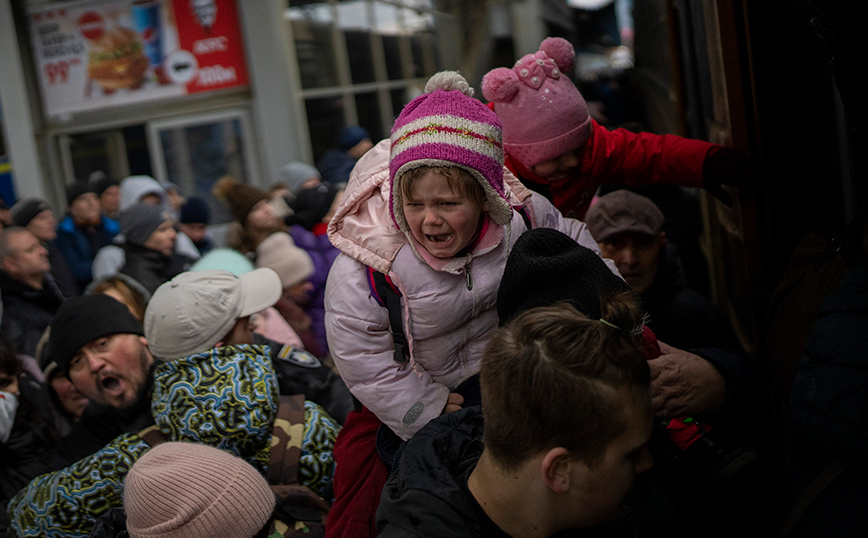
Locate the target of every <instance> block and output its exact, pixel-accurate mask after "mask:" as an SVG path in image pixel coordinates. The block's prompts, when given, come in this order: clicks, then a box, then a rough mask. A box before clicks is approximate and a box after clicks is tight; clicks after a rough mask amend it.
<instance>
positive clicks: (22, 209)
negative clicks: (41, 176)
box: [12, 197, 57, 243]
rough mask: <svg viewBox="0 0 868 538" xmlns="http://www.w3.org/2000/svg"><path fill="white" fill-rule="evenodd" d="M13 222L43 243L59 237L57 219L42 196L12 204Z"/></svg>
mask: <svg viewBox="0 0 868 538" xmlns="http://www.w3.org/2000/svg"><path fill="white" fill-rule="evenodd" d="M12 224H13V225H14V226H21V227H23V228H27V230H28V231H29V232H30V233H32V234H33V235H35V236H36V238H37V239H39V240H40V241H42V242H43V243H45V242H48V241H51V240H53V239H54V238H55V237H57V219H55V218H54V211H52V210H51V206H50V205H48V202H46V201H45V200H43V199H42V198H35V197H33V198H25V199H23V200H19V201H18V202H17V203H16V204H15V205H14V206H12Z"/></svg>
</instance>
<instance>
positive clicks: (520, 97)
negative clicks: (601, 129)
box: [482, 37, 591, 168]
mask: <svg viewBox="0 0 868 538" xmlns="http://www.w3.org/2000/svg"><path fill="white" fill-rule="evenodd" d="M575 57H576V55H575V51H574V50H573V46H572V45H571V44H570V43H569V41H567V40H565V39H562V38H560V37H549V38H546V39H545V40H544V41H543V42H542V44H541V45H540V50H539V51H537V52H535V53H534V54H528V55H526V56H524V57H523V58H522V59H521V60H519V61H518V62H516V64H515V66H513V67H512V69H509V68H506V67H498V68H497V69H493V70H491V71H489V72H488V73H487V74H486V75H485V77H483V79H482V95H483V96H484V97H485V98H486V99H487V100H489V101H491V102H493V103H495V105H494V109H495V112H497V116H498V117H499V118H500V121H501V122H503V147H504V150H505V151H506V152H507V153H509V156H510V157H512V158H514V159H516V160H517V161H518V162H520V163H521V164H523V165H524V166H526V167H528V168H531V167H532V166H534V165H536V164H539V163H541V162H543V161H547V160H549V159H554V158H555V157H558V156H559V155H562V154H564V153H566V152H568V151H572V150H574V149H577V148H579V147H581V146H583V145H585V143H586V142H587V141H588V139H589V138H590V136H591V117H590V116H589V115H588V105H587V104H586V103H585V99H584V98H583V97H582V94H581V93H579V90H578V89H577V88H576V86H575V84H573V82H572V81H571V80H570V77H569V76H567V75H566V74H565V73H567V72H569V70H570V69H572V67H573V63H574V61H575Z"/></svg>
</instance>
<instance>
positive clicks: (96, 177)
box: [87, 170, 121, 218]
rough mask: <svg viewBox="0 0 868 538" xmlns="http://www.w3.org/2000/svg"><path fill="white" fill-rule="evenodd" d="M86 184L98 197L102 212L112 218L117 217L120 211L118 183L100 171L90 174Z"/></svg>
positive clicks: (119, 188)
mask: <svg viewBox="0 0 868 538" xmlns="http://www.w3.org/2000/svg"><path fill="white" fill-rule="evenodd" d="M87 182H88V184H89V185H90V186H91V187H93V191H94V192H95V193H96V195H97V197H99V205H100V208H101V209H102V212H103V213H105V214H106V215H108V216H110V217H112V218H115V217H117V216H118V214H119V213H120V210H121V187H120V182H119V181H118V180H116V179H112V178H110V177H108V176H107V175H106V174H105V172H103V171H102V170H97V171H95V172H92V173H91V174H90V176H88V178H87Z"/></svg>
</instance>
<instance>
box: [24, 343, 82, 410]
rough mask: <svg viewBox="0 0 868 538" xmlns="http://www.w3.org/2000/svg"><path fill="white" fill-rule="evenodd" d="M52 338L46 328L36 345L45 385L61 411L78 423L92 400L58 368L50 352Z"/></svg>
mask: <svg viewBox="0 0 868 538" xmlns="http://www.w3.org/2000/svg"><path fill="white" fill-rule="evenodd" d="M50 338H51V327H46V329H45V332H44V333H43V334H42V338H40V339H39V343H38V344H36V357H37V359H38V360H39V367H40V368H41V369H42V374H43V375H44V376H45V383H46V384H48V386H49V387H51V397H52V400H54V402H55V405H56V406H58V407H59V409H62V410H63V412H64V413H66V414H67V415H68V416H69V417H71V418H72V420H73V421H76V420H78V419H80V418H81V416H82V415H83V414H84V408H85V407H87V404H88V403H90V400H88V399H87V398H86V397H85V396H84V394H82V393H81V392H79V391H78V389H77V388H75V385H73V384H72V381H70V380H69V377H67V376H66V375H65V374H63V373H61V371H60V369H59V368H58V367H57V363H56V362H54V361H53V360H52V359H51V354H50V353H49V350H48V341H49V340H50Z"/></svg>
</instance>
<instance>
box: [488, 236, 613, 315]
mask: <svg viewBox="0 0 868 538" xmlns="http://www.w3.org/2000/svg"><path fill="white" fill-rule="evenodd" d="M622 291H630V286H629V285H628V284H627V283H626V282H624V281H623V280H622V279H621V278H620V277H618V276H617V275H615V274H614V273H612V271H611V270H610V269H609V267H608V266H607V265H606V264H605V262H603V260H602V258H600V257H599V256H598V255H597V254H596V253H595V252H594V251H593V250H591V249H588V248H585V247H583V246H582V245H580V244H578V243H576V242H575V241H574V240H573V239H572V238H571V237H569V236H568V235H566V234H563V233H561V232H559V231H557V230H553V229H551V228H536V229H533V230H530V231H527V232H525V233H524V234H522V235H521V237H519V238H518V241H516V242H515V246H514V247H513V249H512V252H510V254H509V258H507V260H506V268H505V269H504V270H503V279H502V280H501V281H500V288H499V289H498V290H497V316H498V318H499V319H500V324H501V325H506V324H507V323H509V321H510V320H512V319H513V318H514V317H516V316H517V315H519V314H521V313H522V312H524V311H525V310H529V309H531V308H535V307H538V306H552V305H554V304H555V303H558V302H561V301H565V302H568V303H570V304H571V305H573V306H574V307H576V309H577V310H578V311H579V312H581V313H583V314H585V315H586V316H588V317H589V318H591V319H600V298H601V296H602V295H604V294H609V293H618V292H622Z"/></svg>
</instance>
